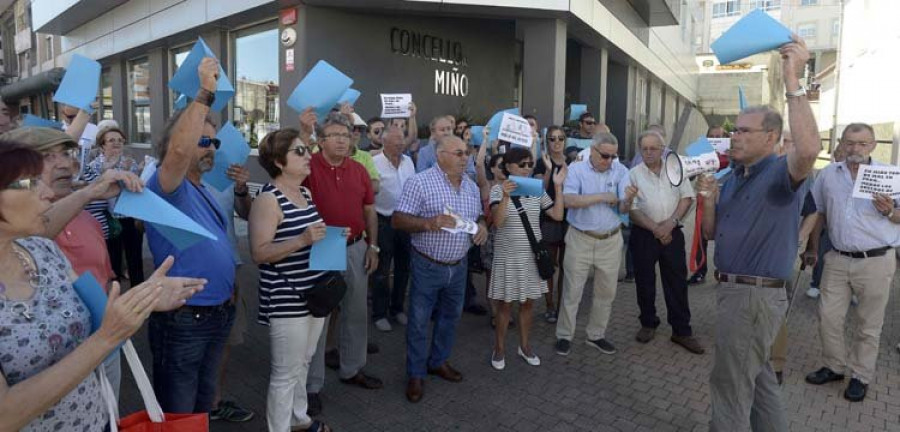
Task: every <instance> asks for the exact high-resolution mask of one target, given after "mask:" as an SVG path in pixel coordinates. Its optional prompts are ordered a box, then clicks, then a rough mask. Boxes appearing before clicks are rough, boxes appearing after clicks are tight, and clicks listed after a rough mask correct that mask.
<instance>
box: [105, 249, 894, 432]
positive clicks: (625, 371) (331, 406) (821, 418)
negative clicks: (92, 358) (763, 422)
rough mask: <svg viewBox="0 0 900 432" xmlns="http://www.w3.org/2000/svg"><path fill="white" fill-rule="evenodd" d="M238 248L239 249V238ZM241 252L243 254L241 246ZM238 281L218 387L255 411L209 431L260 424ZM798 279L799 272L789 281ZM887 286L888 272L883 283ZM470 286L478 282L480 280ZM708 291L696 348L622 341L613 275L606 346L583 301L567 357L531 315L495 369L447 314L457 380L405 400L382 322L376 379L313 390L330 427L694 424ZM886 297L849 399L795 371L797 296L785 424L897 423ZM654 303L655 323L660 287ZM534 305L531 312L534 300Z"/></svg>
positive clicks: (811, 355)
mask: <svg viewBox="0 0 900 432" xmlns="http://www.w3.org/2000/svg"><path fill="white" fill-rule="evenodd" d="M242 248H244V249H246V242H243V243H242ZM243 252H244V256H246V250H244V251H243ZM240 281H241V284H242V285H243V286H245V287H249V288H251V289H248V291H250V292H251V293H252V295H249V296H248V297H249V298H248V300H249V303H250V305H251V316H250V318H251V321H250V325H249V334H248V337H247V340H246V343H245V344H244V345H243V346H240V347H238V348H237V349H235V350H234V352H233V354H232V358H231V361H230V362H229V364H228V373H229V376H230V378H229V382H228V384H227V386H226V389H225V393H226V397H227V398H229V399H234V400H237V401H239V402H240V404H242V405H244V406H246V407H248V408H250V409H253V410H254V411H256V414H257V415H256V418H255V419H254V420H252V421H250V422H247V423H243V424H227V423H222V422H213V423H212V428H211V430H213V431H223V432H224V431H263V430H265V421H264V416H265V397H266V387H267V384H268V373H269V355H268V352H269V351H268V350H269V341H268V334H267V331H266V330H267V329H266V328H265V327H263V326H261V325H258V324H256V323H255V313H256V298H255V291H252V289H255V287H256V270H255V268H250V267H247V268H244V269H242V271H241V274H240ZM808 281H809V276H808V274H804V275H803V276H802V278H801V281H800V285H801V292H802V289H805V287H806V285H807V284H808ZM896 286H897V281H896V280H895V283H894V289H893V291H894V293H895V294H896ZM479 289H480V290H482V293H483V282H479ZM586 292H587V290H586ZM714 294H715V293H714V284H713V283H710V282H707V284H706V285H703V286H697V287H691V291H690V296H691V298H690V300H691V310H692V312H693V317H694V318H693V326H694V332H695V334H696V335H697V336H698V337H699V338H700V340H701V341H702V342H703V343H704V345H706V346H707V347H708V351H707V353H706V354H705V355H701V356H696V355H693V354H689V353H687V352H686V351H684V350H683V349H681V348H680V347H678V346H676V345H674V344H672V343H671V342H669V340H668V339H669V338H668V337H669V335H670V329H669V328H668V327H667V326H666V325H665V324H664V325H663V326H662V327H660V331H659V332H658V333H657V337H656V339H655V340H653V341H652V342H651V343H649V344H647V345H642V344H639V343H637V342H635V341H634V333H635V332H636V331H637V329H638V320H637V316H638V308H637V304H636V300H635V294H634V285H633V284H626V283H620V284H619V288H618V293H617V296H616V300H615V303H614V305H613V315H612V319H611V322H610V324H609V328H610V330H609V332H608V335H607V336H608V337H609V338H610V339H611V340H612V341H613V342H614V343H615V344H616V345H617V347H618V348H619V353H618V354H615V355H612V356H608V355H603V354H600V353H599V352H598V351H596V350H593V349H591V348H589V347H587V346H586V345H584V325H585V321H586V311H585V310H584V309H582V311H581V312H580V313H579V322H578V332H577V335H576V338H575V341H574V342H575V344H574V349H573V352H572V354H571V355H570V356H568V357H560V356H558V355H556V354H555V352H554V351H553V343H554V341H555V338H554V325H551V324H547V323H545V322H543V321H542V320H536V323H535V326H534V332H533V333H534V334H533V341H534V342H533V346H534V348H535V350H536V353H537V354H538V355H539V356H540V357H541V360H542V361H543V364H542V365H541V366H540V367H536V368H535V367H531V366H528V365H527V364H526V363H525V362H524V361H521V360H520V359H519V358H518V357H515V356H513V355H508V356H507V368H506V370H504V371H502V372H498V371H495V370H493V369H492V368H491V367H490V364H489V361H488V360H489V356H490V352H491V341H492V337H493V335H492V333H491V329H490V326H489V323H488V320H487V318H485V317H475V316H472V315H467V314H466V315H464V316H463V319H462V320H461V322H460V324H459V328H458V338H457V344H456V347H455V349H454V355H453V357H452V363H453V364H454V366H455V367H456V368H457V369H459V370H460V371H461V372H463V374H465V380H464V381H463V382H462V383H458V384H453V383H447V382H444V381H441V380H439V379H437V378H429V379H427V380H426V386H425V397H424V399H423V400H422V401H421V402H420V403H419V404H410V403H408V402H407V401H406V398H405V396H404V390H405V385H406V377H405V373H404V371H405V366H404V361H405V357H404V355H405V342H404V331H403V328H402V327H399V328H398V327H396V326H395V328H394V331H393V332H391V333H381V332H379V331H377V330H375V328H374V327H372V326H370V329H369V338H370V340H371V341H373V342H376V343H377V344H378V345H380V347H381V353H379V354H375V355H371V356H370V357H369V362H368V366H367V368H366V370H367V372H368V373H370V374H373V375H375V376H378V377H380V378H382V379H383V380H384V382H385V388H384V389H383V390H376V391H367V390H362V389H359V388H356V387H350V386H347V385H344V384H341V383H340V382H339V381H338V379H337V375H336V374H335V373H334V372H332V371H329V372H328V376H327V384H326V388H325V390H324V392H323V394H322V398H323V402H324V406H325V409H324V412H323V416H322V418H323V419H324V420H325V421H326V422H328V423H329V424H330V425H331V426H332V427H333V428H334V429H335V430H338V431H388V430H392V431H393V430H396V431H470V430H471V431H475V430H481V431H484V430H489V431H517V432H526V431H545V430H547V431H705V430H707V429H708V428H707V423H708V421H709V413H710V409H709V386H708V376H709V371H710V369H711V367H712V359H713V355H714V352H713V350H712V345H711V344H712V339H713V332H714V328H713V325H714V314H715V295H714ZM482 295H483V294H482ZM586 296H587V294H586ZM898 302H900V301H898V299H897V296H896V295H895V296H892V298H891V301H890V304H889V305H888V308H887V310H888V313H887V317H886V319H885V326H884V332H883V335H882V344H881V354H880V357H879V360H878V375H877V378H876V380H875V382H874V383H872V384H871V385H870V387H869V396H868V398H867V399H866V400H865V401H864V402H862V403H855V404H851V403H849V402H847V401H846V400H844V399H843V398H842V397H841V394H842V391H843V384H839V383H832V384H829V385H825V386H821V387H818V386H811V385H808V384H806V383H805V382H804V381H803V377H804V375H805V374H806V373H807V372H810V371H812V370H815V369H817V368H818V367H820V366H821V365H820V364H819V362H818V358H819V356H820V352H821V348H820V343H819V337H818V331H817V316H816V308H815V305H816V303H815V301H814V300H811V299H808V298H806V297H805V296H802V295H801V296H800V297H798V301H797V302H796V304H795V308H794V313H793V315H792V317H791V321H790V323H789V325H790V332H789V338H790V343H791V346H790V351H789V354H788V357H789V359H788V364H787V369H786V371H785V385H784V396H785V400H786V401H787V402H786V405H787V410H788V412H789V415H790V421H791V424H790V425H791V430H792V431H882V430H898V431H900V421H898V420H900V379H898V371H900V355H898V353H897V351H896V348H895V345H896V344H897V342H900V322H898V320H897V319H896V318H895V317H896V312H895V311H897V310H898V306H900V305H898ZM582 304H590V303H589V302H583V303H582ZM657 307H658V308H659V309H660V311H661V313H662V314H663V315H662V316H661V318H662V320H663V322H665V315H664V312H665V307H664V304H663V301H662V296H661V294H660V295H659V296H658V301H657ZM536 311H537V312H538V313H543V306H539V307H537V308H536ZM851 325H852V319H851ZM517 338H518V333H517V332H516V331H515V330H513V331H511V332H510V334H509V339H508V340H509V345H508V346H509V347H510V350H511V352H512V353H514V350H515V347H516V346H517ZM135 341H136V343H137V345H138V349H139V351H141V352H142V358H144V359H145V362H146V363H147V366H148V367H149V358H150V357H149V353H148V352H147V350H146V335H145V334H143V333H141V334H139V335H137V336H136V338H135ZM123 375H124V376H125V378H124V381H123V400H122V403H123V412H125V413H129V412H132V411H135V410H137V409H140V408H139V407H140V404H139V402H138V401H139V399H138V396H137V392H136V390H135V389H134V384H133V382H132V381H131V377H130V374H129V373H127V372H126V373H123Z"/></svg>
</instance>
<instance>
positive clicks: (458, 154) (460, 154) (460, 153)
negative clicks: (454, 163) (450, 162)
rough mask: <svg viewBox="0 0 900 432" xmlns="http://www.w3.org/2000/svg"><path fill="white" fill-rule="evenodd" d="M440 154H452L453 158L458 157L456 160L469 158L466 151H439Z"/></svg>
mask: <svg viewBox="0 0 900 432" xmlns="http://www.w3.org/2000/svg"><path fill="white" fill-rule="evenodd" d="M441 153H447V154H452V155H453V156H456V157H458V158H460V159H462V158H466V157H469V152H468V151H466V150H457V151H455V152H452V151H447V150H441Z"/></svg>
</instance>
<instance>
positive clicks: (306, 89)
mask: <svg viewBox="0 0 900 432" xmlns="http://www.w3.org/2000/svg"><path fill="white" fill-rule="evenodd" d="M351 85H353V80H352V79H350V77H348V76H347V75H344V74H343V72H341V71H339V70H337V68H335V67H334V66H332V65H330V64H328V62H327V61H325V60H319V62H318V63H316V65H315V66H313V68H312V69H310V71H309V73H307V74H306V76H305V77H303V80H302V81H300V84H297V88H295V89H294V91H293V92H291V96H290V97H289V98H288V102H287V103H288V106H290V107H291V108H293V109H294V110H295V111H297V112H303V111H304V110H305V109H307V108H309V107H312V108H313V110H315V112H316V116H317V117H318V119H319V122H320V123H321V122H323V121H325V118H326V117H327V116H328V113H329V112H330V111H331V109H332V108H334V105H335V104H337V102H338V100H340V99H341V96H343V95H344V92H346V91H347V89H349V88H350V86H351Z"/></svg>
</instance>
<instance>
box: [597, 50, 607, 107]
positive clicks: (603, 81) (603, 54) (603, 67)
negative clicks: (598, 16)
mask: <svg viewBox="0 0 900 432" xmlns="http://www.w3.org/2000/svg"><path fill="white" fill-rule="evenodd" d="M608 65H609V50H607V49H606V48H603V49H601V50H600V95H599V97H598V98H597V99H598V100H597V103H598V104H599V105H600V107H599V108H598V109H597V115H598V116H600V118H601V119H603V122H606V86H607V85H608V84H609V82H608V81H609V70H608Z"/></svg>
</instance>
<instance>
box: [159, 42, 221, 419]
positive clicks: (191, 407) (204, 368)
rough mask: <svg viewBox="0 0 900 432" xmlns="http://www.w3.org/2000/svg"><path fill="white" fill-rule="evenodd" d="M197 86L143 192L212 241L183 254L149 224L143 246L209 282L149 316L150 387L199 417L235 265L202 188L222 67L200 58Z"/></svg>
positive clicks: (208, 401) (210, 389)
mask: <svg viewBox="0 0 900 432" xmlns="http://www.w3.org/2000/svg"><path fill="white" fill-rule="evenodd" d="M196 73H197V74H198V76H199V88H197V89H196V91H195V92H194V97H193V99H192V101H191V102H190V103H189V104H188V105H187V107H186V108H185V109H184V110H183V111H178V112H176V113H175V114H174V115H173V117H172V118H171V119H170V120H169V123H168V124H167V125H166V129H165V130H164V131H163V134H162V139H161V140H160V141H158V142H157V143H156V146H157V148H156V150H157V153H158V157H159V160H160V161H161V162H160V165H159V167H158V169H157V171H156V173H154V174H153V176H151V177H150V179H149V180H148V181H147V185H146V187H147V188H148V189H149V190H151V191H153V192H155V193H156V194H157V195H159V196H160V197H161V198H163V199H164V200H166V201H167V202H168V203H169V204H171V205H172V206H174V207H175V208H177V209H178V210H180V211H181V212H183V213H184V214H185V215H187V216H188V217H190V218H191V219H193V220H194V221H195V222H196V223H198V224H199V225H201V226H202V227H203V228H205V229H206V230H207V231H209V232H210V233H212V234H213V235H214V236H215V240H212V239H206V238H204V239H203V240H201V241H199V242H197V243H195V244H193V245H191V246H189V247H187V248H184V249H180V248H179V247H178V246H177V245H176V244H174V243H173V242H172V241H171V240H170V239H169V238H168V237H166V235H165V234H164V232H163V231H162V228H161V227H158V226H155V225H153V224H148V225H147V243H148V244H149V246H150V251H151V253H152V254H153V262H154V265H156V266H159V265H160V264H161V263H162V261H163V259H165V257H166V256H169V255H172V256H174V257H175V265H174V266H173V267H172V270H171V271H170V274H172V275H176V276H182V275H192V276H200V277H203V278H206V279H207V280H208V283H207V285H206V290H204V291H203V292H202V293H201V294H200V295H197V296H194V297H193V298H191V299H190V300H189V301H188V302H187V304H186V305H185V306H183V307H181V308H178V309H176V310H173V311H170V312H162V313H154V314H153V315H152V316H151V317H150V325H149V331H148V333H149V338H150V350H151V352H152V353H153V387H154V390H155V391H156V395H157V397H158V398H159V402H160V405H161V406H162V408H163V411H165V412H172V413H204V412H209V411H210V409H211V408H212V404H213V399H214V397H215V390H216V372H217V371H218V369H219V363H220V362H221V359H222V351H223V349H224V347H225V342H226V340H227V339H228V335H229V333H230V331H231V326H232V323H233V322H234V313H235V312H234V303H233V301H232V295H233V291H234V280H235V261H234V256H233V254H232V246H231V243H230V241H229V239H228V233H227V224H226V215H225V213H224V211H223V210H222V209H221V208H220V207H219V205H218V204H217V203H216V200H215V198H214V197H213V196H212V195H211V194H210V192H209V191H208V190H206V187H205V186H204V185H203V182H202V176H203V174H204V173H205V172H208V171H210V170H211V169H212V168H213V167H214V161H215V151H216V147H218V141H217V140H215V136H216V128H215V126H214V125H213V124H212V122H211V120H209V118H208V114H209V112H210V106H212V105H213V103H214V102H215V99H216V96H215V93H214V92H215V90H216V83H217V80H218V78H219V76H218V75H219V64H218V61H216V60H215V59H213V58H209V57H206V58H203V60H202V61H200V65H199V66H198V68H197V72H196Z"/></svg>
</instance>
